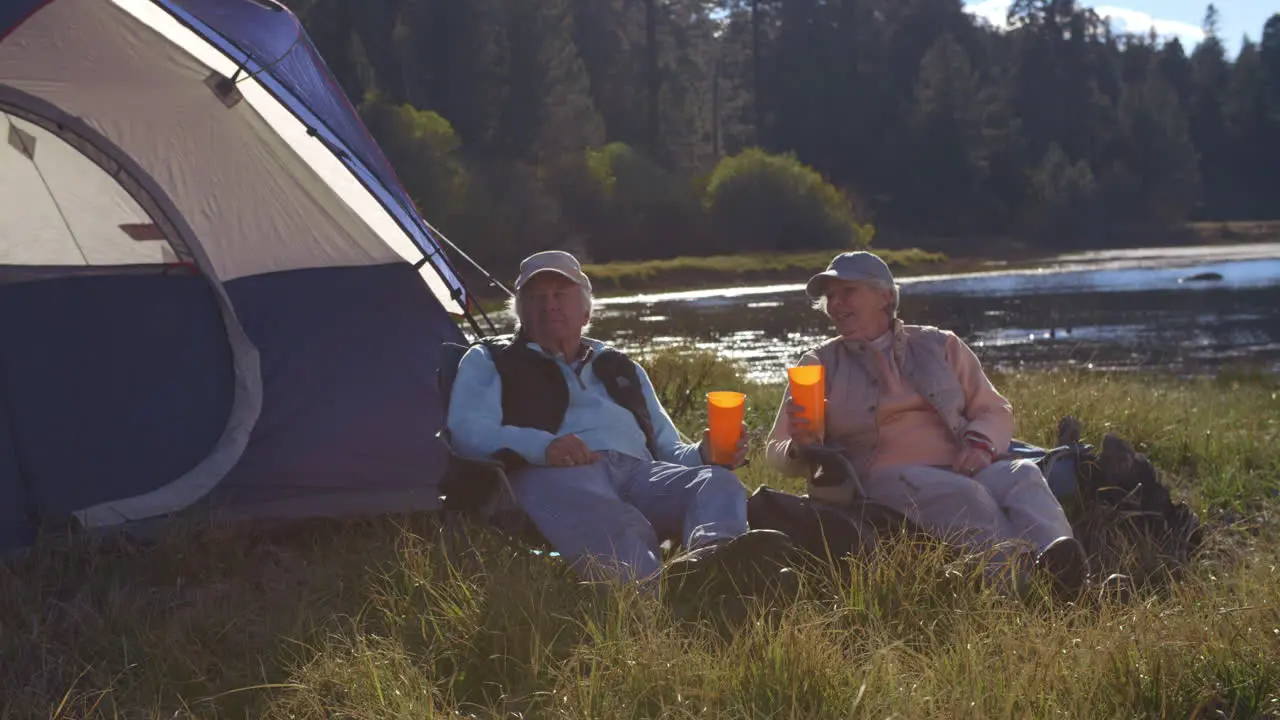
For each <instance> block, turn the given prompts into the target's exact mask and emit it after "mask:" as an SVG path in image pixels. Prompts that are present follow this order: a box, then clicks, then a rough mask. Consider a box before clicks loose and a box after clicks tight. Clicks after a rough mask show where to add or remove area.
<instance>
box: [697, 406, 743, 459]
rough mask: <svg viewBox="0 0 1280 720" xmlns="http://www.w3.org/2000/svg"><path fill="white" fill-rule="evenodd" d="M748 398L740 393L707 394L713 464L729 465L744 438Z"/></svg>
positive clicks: (708, 424) (708, 425)
mask: <svg viewBox="0 0 1280 720" xmlns="http://www.w3.org/2000/svg"><path fill="white" fill-rule="evenodd" d="M746 409H747V396H746V395H744V394H742V393H740V392H727V391H720V392H709V393H707V427H708V428H709V429H710V431H711V462H712V463H714V464H717V465H728V464H730V463H732V462H733V456H734V454H735V453H736V452H737V450H738V440H739V439H740V438H741V437H742V419H743V417H744V415H745V412H746Z"/></svg>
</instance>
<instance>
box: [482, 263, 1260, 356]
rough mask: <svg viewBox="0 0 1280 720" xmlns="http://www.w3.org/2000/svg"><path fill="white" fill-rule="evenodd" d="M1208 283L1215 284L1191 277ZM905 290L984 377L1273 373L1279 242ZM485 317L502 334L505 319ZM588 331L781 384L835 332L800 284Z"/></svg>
mask: <svg viewBox="0 0 1280 720" xmlns="http://www.w3.org/2000/svg"><path fill="white" fill-rule="evenodd" d="M821 269H822V268H815V271H817V270H821ZM1205 273H1216V275H1215V276H1214V277H1215V278H1217V276H1221V277H1220V279H1209V280H1190V279H1188V278H1190V277H1191V276H1194V275H1201V274H1205ZM899 282H900V283H901V286H902V290H901V297H902V302H901V312H900V314H901V316H902V317H903V319H904V320H905V321H906V322H908V323H917V324H926V325H937V326H939V327H943V328H947V329H950V330H953V331H955V332H956V333H957V334H958V335H960V336H961V337H962V338H964V339H965V341H966V342H968V343H969V344H970V345H971V346H972V347H973V349H974V351H975V352H976V353H977V354H978V356H979V357H980V358H982V361H983V363H984V365H985V366H986V367H988V368H994V369H1000V370H1018V369H1037V368H1045V367H1050V366H1064V365H1068V366H1076V367H1082V368H1087V369H1093V370H1141V369H1162V370H1168V371H1173V372H1178V373H1206V372H1214V371H1216V370H1217V369H1218V368H1220V367H1221V366H1222V365H1223V364H1232V365H1241V364H1243V365H1248V366H1249V367H1251V368H1254V369H1262V370H1266V371H1270V372H1280V243H1259V244H1249V245H1230V246H1212V247H1189V248H1187V247H1184V248H1146V249H1142V250H1123V251H1105V252H1090V253H1081V254H1071V255H1061V256H1058V257H1054V258H1050V259H1048V260H1046V261H1044V262H1043V263H1040V264H1039V265H1038V266H1037V267H1036V268H1035V269H1029V270H1027V269H1024V270H1007V269H1000V268H999V267H994V266H993V267H991V269H990V270H987V271H983V272H974V273H966V274H962V275H940V276H928V277H907V278H901V279H900V280H899ZM493 319H494V320H495V322H496V323H497V324H499V325H500V327H501V329H502V330H503V331H507V330H509V328H510V323H511V319H510V318H509V317H507V316H506V315H505V313H502V314H499V315H497V316H494V317H493ZM590 334H591V335H593V336H595V337H600V338H604V339H608V340H609V341H611V342H613V343H614V344H616V345H617V346H618V347H619V348H621V349H623V350H625V351H629V352H635V351H641V350H650V349H660V348H666V347H686V348H705V349H712V350H715V351H717V352H719V353H721V354H722V355H724V356H726V357H730V358H734V359H736V360H740V361H742V364H743V365H744V368H745V370H746V372H747V375H748V376H749V377H750V378H752V379H757V380H777V379H778V378H779V377H781V373H782V369H783V368H784V367H785V366H786V365H787V364H789V363H791V362H793V361H794V360H795V358H796V357H798V355H799V354H800V353H801V352H802V351H803V350H804V349H807V348H809V347H812V346H813V345H816V344H817V343H819V342H821V341H822V340H823V339H825V338H827V337H829V335H830V326H829V325H828V323H827V320H826V318H825V317H824V316H823V315H821V314H819V313H818V312H817V311H816V310H812V309H810V308H809V306H808V304H807V301H806V299H805V297H804V291H803V286H802V285H774V286H764V287H738V288H719V289H712V290H702V291H694V292H680V293H652V294H644V295H635V296H630V297H615V298H602V299H599V300H598V301H597V311H596V316H595V320H594V321H593V325H592V327H591V330H590Z"/></svg>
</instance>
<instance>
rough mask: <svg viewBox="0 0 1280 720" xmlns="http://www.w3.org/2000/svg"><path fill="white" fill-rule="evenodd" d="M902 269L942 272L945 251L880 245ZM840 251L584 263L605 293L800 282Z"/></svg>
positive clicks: (906, 271) (898, 270)
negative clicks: (902, 248) (893, 247)
mask: <svg viewBox="0 0 1280 720" xmlns="http://www.w3.org/2000/svg"><path fill="white" fill-rule="evenodd" d="M875 252H876V253H877V254H878V255H880V256H881V257H882V258H884V260H885V262H886V263H888V264H889V267H890V268H892V269H893V271H894V272H895V273H899V274H907V275H909V274H919V273H920V272H924V271H928V272H938V271H941V270H942V269H944V268H947V267H948V258H947V256H946V255H944V254H942V253H937V252H927V251H924V250H919V249H915V248H910V249H906V250H880V249H877V250H875ZM836 254H837V253H836V251H834V250H823V251H819V252H796V253H772V254H742V255H713V256H707V257H677V258H671V259H668V260H643V261H634V262H612V263H603V264H596V265H590V264H589V265H586V266H584V267H583V270H584V271H585V272H586V273H587V275H588V276H589V277H590V278H591V282H592V284H593V286H594V288H595V289H596V291H597V292H598V293H599V294H601V295H607V294H617V293H623V292H638V291H647V290H664V291H668V290H671V291H674V290H683V289H691V288H702V287H716V286H724V285H731V284H735V283H767V282H802V281H804V280H807V279H808V278H809V277H810V276H812V275H813V274H814V273H816V272H819V271H821V270H822V269H823V268H825V267H826V266H827V263H829V262H831V258H832V257H833V256H835V255H836Z"/></svg>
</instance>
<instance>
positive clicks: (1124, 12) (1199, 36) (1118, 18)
mask: <svg viewBox="0 0 1280 720" xmlns="http://www.w3.org/2000/svg"><path fill="white" fill-rule="evenodd" d="M1094 11H1095V12H1097V13H1098V15H1099V16H1100V17H1103V18H1108V17H1109V18H1111V23H1112V26H1113V27H1115V28H1116V30H1123V31H1125V32H1131V33H1135V34H1139V35H1145V34H1146V33H1147V32H1149V31H1150V30H1151V29H1152V28H1155V31H1156V35H1159V36H1161V37H1165V38H1168V37H1176V38H1178V39H1179V40H1181V41H1182V44H1183V45H1185V46H1186V47H1187V48H1188V49H1190V47H1191V46H1192V45H1197V44H1199V43H1200V42H1203V41H1204V30H1202V29H1200V28H1199V27H1198V26H1196V25H1192V24H1190V23H1185V22H1182V21H1180V20H1162V19H1160V18H1157V17H1155V16H1152V15H1149V14H1147V13H1144V12H1140V11H1137V10H1130V9H1128V8H1122V7H1116V6H1114V5H1098V6H1097V7H1095V8H1094Z"/></svg>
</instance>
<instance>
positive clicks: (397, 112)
mask: <svg viewBox="0 0 1280 720" xmlns="http://www.w3.org/2000/svg"><path fill="white" fill-rule="evenodd" d="M359 112H360V116H361V118H362V119H363V120H364V122H365V124H366V125H368V126H369V131H370V133H372V134H373V136H374V138H375V139H376V140H377V141H378V144H379V145H381V146H382V148H383V149H384V151H385V153H386V154H387V156H388V157H392V158H395V159H396V165H395V171H396V174H397V175H398V176H399V177H400V181H401V182H403V183H404V186H405V190H406V191H407V192H408V193H409V196H410V197H411V198H413V201H414V202H415V203H417V204H418V209H419V211H420V212H422V213H423V214H424V215H426V216H427V217H430V218H445V217H448V216H449V215H452V214H454V213H457V212H460V211H461V210H462V205H463V204H464V202H465V197H466V195H467V193H468V191H469V185H470V177H469V174H468V173H467V169H466V167H465V166H464V165H463V162H462V160H461V159H460V157H459V155H458V150H459V147H460V146H461V142H460V141H459V139H458V135H457V133H455V132H454V130H453V126H452V125H451V124H449V121H448V120H446V119H444V118H443V117H441V116H440V115H439V114H437V113H435V112H432V111H430V110H418V109H417V108H415V107H413V106H412V105H393V104H391V103H389V102H387V101H386V100H384V99H382V98H381V97H379V96H378V95H376V94H371V95H370V96H369V97H368V98H366V99H365V101H364V102H363V103H362V104H361V105H360V110H359Z"/></svg>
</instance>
